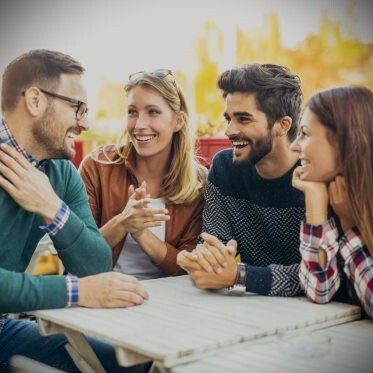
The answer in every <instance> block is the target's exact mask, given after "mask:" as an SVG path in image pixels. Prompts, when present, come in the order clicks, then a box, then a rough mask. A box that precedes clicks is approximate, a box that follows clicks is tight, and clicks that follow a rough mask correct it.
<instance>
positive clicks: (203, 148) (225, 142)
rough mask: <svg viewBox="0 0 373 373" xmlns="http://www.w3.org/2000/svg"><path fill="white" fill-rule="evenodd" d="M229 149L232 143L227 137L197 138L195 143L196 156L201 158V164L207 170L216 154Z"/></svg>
mask: <svg viewBox="0 0 373 373" xmlns="http://www.w3.org/2000/svg"><path fill="white" fill-rule="evenodd" d="M231 147H232V143H231V142H230V141H229V139H228V138H227V137H199V138H198V139H197V143H196V150H197V154H198V155H199V156H200V157H202V163H203V164H204V165H205V166H206V167H208V168H209V167H210V165H211V161H212V158H213V157H214V155H215V154H216V153H217V152H219V151H220V150H223V149H228V148H231Z"/></svg>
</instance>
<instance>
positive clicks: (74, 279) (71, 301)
mask: <svg viewBox="0 0 373 373" xmlns="http://www.w3.org/2000/svg"><path fill="white" fill-rule="evenodd" d="M66 290H67V307H76V306H77V305H78V301H79V288H78V276H74V275H70V274H69V275H67V276H66Z"/></svg>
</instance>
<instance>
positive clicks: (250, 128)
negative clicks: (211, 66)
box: [224, 92, 273, 165]
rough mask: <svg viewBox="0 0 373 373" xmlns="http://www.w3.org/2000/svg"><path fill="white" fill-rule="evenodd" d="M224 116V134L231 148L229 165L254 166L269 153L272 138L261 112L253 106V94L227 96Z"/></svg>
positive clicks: (263, 114)
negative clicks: (248, 164) (231, 162)
mask: <svg viewBox="0 0 373 373" xmlns="http://www.w3.org/2000/svg"><path fill="white" fill-rule="evenodd" d="M224 116H225V118H226V120H227V122H228V126H227V129H226V131H225V134H226V135H227V136H228V137H229V139H230V141H231V142H232V145H233V162H234V163H236V164H245V163H250V164H252V165H255V164H257V163H258V162H259V161H260V160H261V159H263V158H264V157H265V156H266V155H267V154H268V153H270V152H271V150H272V145H273V136H272V131H271V130H270V129H269V126H268V121H267V117H266V115H265V113H264V112H263V111H260V110H259V109H258V107H257V105H256V101H255V94H253V93H240V92H235V93H230V94H228V95H227V98H226V110H225V113H224Z"/></svg>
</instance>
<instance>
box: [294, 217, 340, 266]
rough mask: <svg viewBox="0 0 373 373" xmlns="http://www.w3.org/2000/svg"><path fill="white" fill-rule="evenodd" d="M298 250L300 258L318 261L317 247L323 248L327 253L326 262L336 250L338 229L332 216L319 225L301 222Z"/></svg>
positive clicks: (333, 255)
mask: <svg viewBox="0 0 373 373" xmlns="http://www.w3.org/2000/svg"><path fill="white" fill-rule="evenodd" d="M300 242H301V245H300V251H301V255H302V259H303V260H306V261H315V262H318V252H319V249H323V250H324V251H325V252H326V255H327V262H328V263H329V262H330V260H331V259H332V258H333V257H335V255H336V254H337V252H338V229H337V226H336V224H335V221H334V219H333V218H330V219H328V220H326V221H325V222H324V223H323V224H320V225H310V224H307V223H306V222H305V220H303V221H302V223H301V228H300Z"/></svg>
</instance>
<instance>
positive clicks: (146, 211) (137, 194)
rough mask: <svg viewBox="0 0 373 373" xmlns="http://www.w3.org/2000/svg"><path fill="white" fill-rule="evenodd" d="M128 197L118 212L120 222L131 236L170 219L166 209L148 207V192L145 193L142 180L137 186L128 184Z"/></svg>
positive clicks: (144, 185)
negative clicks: (125, 203) (124, 205)
mask: <svg viewBox="0 0 373 373" xmlns="http://www.w3.org/2000/svg"><path fill="white" fill-rule="evenodd" d="M128 193H129V195H130V198H129V199H128V202H127V205H126V207H125V208H124V210H123V211H122V212H121V214H120V222H121V224H122V225H123V227H124V228H125V230H126V232H128V233H131V234H132V236H133V237H134V236H138V235H140V234H141V233H142V232H143V231H144V230H145V229H147V228H150V227H156V226H160V225H162V222H163V221H167V220H169V219H170V216H169V215H168V210H167V209H150V208H148V204H149V202H150V199H149V194H147V193H146V184H145V182H143V183H142V184H141V185H140V187H139V188H136V189H134V187H133V186H132V185H130V187H129V189H128Z"/></svg>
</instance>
